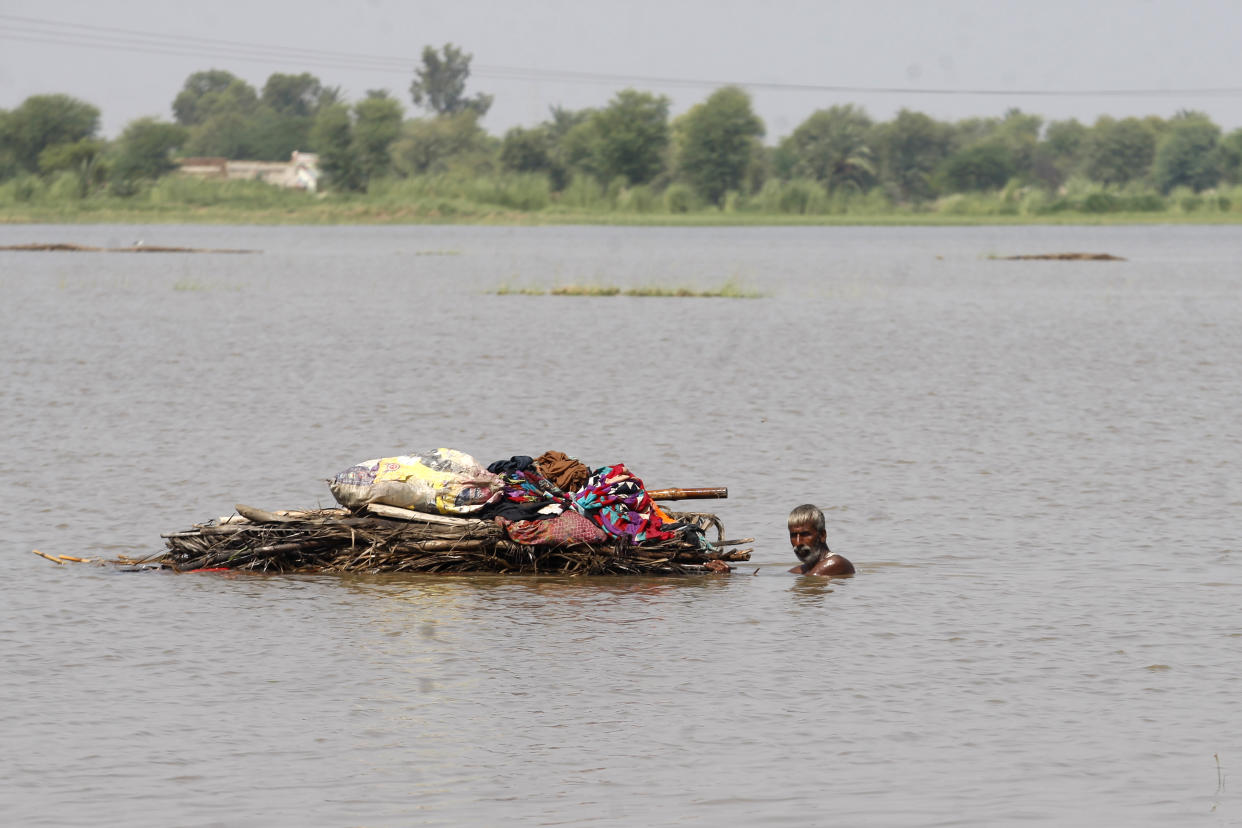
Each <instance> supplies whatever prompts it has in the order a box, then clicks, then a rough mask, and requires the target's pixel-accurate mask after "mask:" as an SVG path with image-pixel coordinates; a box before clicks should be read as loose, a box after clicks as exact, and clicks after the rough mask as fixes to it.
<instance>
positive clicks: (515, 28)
mask: <svg viewBox="0 0 1242 828" xmlns="http://www.w3.org/2000/svg"><path fill="white" fill-rule="evenodd" d="M118 30H124V31H118ZM142 34H145V35H150V36H148V37H142V36H140V35H142ZM188 38H200V39H203V40H189V39H188ZM207 39H210V40H207ZM446 42H448V43H454V44H456V45H458V46H460V47H461V48H462V49H464V50H465V51H466V52H469V53H471V54H473V55H474V61H473V64H472V68H473V73H472V78H471V83H470V87H469V90H468V91H470V92H471V93H473V92H476V91H482V92H488V93H490V94H492V95H494V96H495V102H494V103H493V105H492V109H491V111H490V112H489V114H488V116H487V118H486V119H485V121H484V126H485V127H486V128H487V129H488V130H489V131H490V132H492V133H493V134H496V135H500V134H503V132H504V131H505V130H506V129H508V128H509V127H511V126H515V125H522V126H531V125H534V124H536V123H539V122H540V121H542V120H544V119H545V118H546V117H547V113H548V108H549V107H550V106H552V105H560V106H565V107H568V108H571V109H579V108H582V107H589V106H600V105H603V104H606V103H607V101H608V100H609V98H610V97H611V96H612V95H613V93H615V92H616V91H618V90H620V89H624V88H627V87H634V88H637V89H641V90H646V91H652V92H657V93H660V94H664V95H667V96H668V97H669V98H670V100H671V101H672V113H673V114H674V115H676V114H679V113H681V112H684V111H685V110H686V109H688V108H689V107H691V106H693V105H694V104H695V103H697V102H699V101H701V100H703V99H704V98H705V97H707V95H709V94H710V93H711V91H712V90H713V89H714V88H717V87H719V86H722V85H724V84H726V83H738V84H741V85H743V86H745V87H746V88H747V89H748V90H749V91H750V92H751V94H752V96H753V100H754V105H755V110H756V112H758V114H759V115H760V117H761V118H763V120H764V122H765V124H766V126H767V132H768V140H769V142H772V141H775V140H776V139H779V138H781V137H783V136H785V135H788V134H789V132H790V131H792V130H793V129H794V128H795V127H796V126H797V125H798V124H799V123H801V122H802V120H804V119H805V118H806V117H807V116H808V115H810V114H811V113H812V112H814V111H815V110H817V109H822V108H826V107H829V106H832V105H833V104H840V103H854V104H858V105H860V106H862V107H863V108H865V109H866V111H867V112H868V113H869V114H870V115H871V116H872V117H873V118H875V119H876V120H887V119H889V118H891V117H892V116H893V115H894V114H895V113H896V112H897V111H898V110H900V109H902V108H903V107H904V108H909V109H914V110H917V111H920V112H926V113H927V114H929V115H932V116H933V117H936V118H940V119H943V120H957V119H960V118H965V117H970V116H999V115H1002V114H1003V113H1004V112H1005V110H1007V109H1008V108H1010V107H1018V108H1020V109H1022V110H1023V111H1026V112H1033V113H1035V114H1038V115H1042V116H1044V117H1045V119H1047V120H1059V119H1063V118H1070V117H1074V118H1078V119H1079V120H1082V121H1084V122H1087V123H1090V122H1092V121H1094V120H1095V118H1096V117H1098V116H1100V115H1113V116H1119V117H1121V116H1127V115H1140V116H1142V115H1153V114H1154V115H1159V116H1162V117H1168V116H1170V115H1173V114H1174V113H1175V112H1177V111H1178V110H1180V109H1196V110H1200V111H1203V112H1206V113H1207V114H1208V115H1210V116H1211V117H1212V119H1213V120H1214V121H1215V122H1216V123H1217V124H1219V125H1220V126H1221V127H1222V128H1223V129H1225V130H1226V131H1230V130H1233V129H1236V128H1239V127H1242V0H1178V2H1172V1H1170V2H1166V1H1165V0H1148V1H1147V2H1143V1H1142V0H1131V1H1130V2H1124V0H911V1H910V2H906V1H905V0H859V1H858V2H854V1H853V0H848V1H842V2H832V0H765V1H764V2H754V1H753V0H750V1H747V2H740V1H739V0H615V1H614V2H596V0H526V2H521V3H517V2H500V1H499V0H493V1H492V2H487V1H486V0H442V1H441V2H425V0H352V1H347V2H326V0H304V2H301V3H294V2H286V1H285V0H245V2H242V0H212V2H209V3H202V4H194V3H184V2H174V1H171V0H159V1H158V2H156V0H90V1H86V0H0V109H11V108H13V107H15V106H17V105H18V104H20V103H21V102H22V101H23V100H24V99H25V98H26V97H28V96H30V95H34V94H40V93H52V92H62V93H66V94H69V95H73V96H75V97H77V98H81V99H83V100H85V101H88V102H90V103H92V104H94V105H95V106H97V107H99V109H100V110H101V111H102V114H103V130H104V133H105V135H107V136H108V137H113V136H115V135H116V134H117V133H118V132H119V131H120V130H121V129H122V128H123V127H124V125H125V124H126V123H128V122H129V121H130V120H132V119H134V118H137V117H140V116H144V115H156V116H160V117H163V118H167V119H171V117H172V112H171V104H172V100H173V98H174V97H175V96H176V94H177V92H178V91H179V90H180V88H181V86H182V84H183V83H184V82H185V79H186V77H187V76H188V75H190V74H191V73H193V72H196V71H200V70H204V69H211V68H218V69H226V70H228V71H230V72H232V73H234V74H236V75H238V76H240V77H242V78H244V79H246V80H247V81H249V82H250V83H252V84H254V86H255V87H256V89H261V88H262V86H263V82H264V81H265V80H266V79H267V77H268V75H270V74H271V73H273V72H285V73H292V74H297V73H300V72H311V73H312V74H314V75H316V76H317V77H318V78H319V79H320V80H321V81H322V82H323V83H324V84H325V85H328V86H340V87H341V88H342V89H343V91H344V92H345V94H346V96H347V97H349V98H350V99H351V100H352V99H356V98H358V97H361V96H362V95H363V94H364V93H365V91H366V90H368V89H388V90H390V91H391V92H392V93H393V95H394V96H395V97H396V98H398V99H399V100H401V101H402V102H403V103H404V104H405V105H406V108H407V114H410V115H413V114H417V111H416V110H414V108H413V105H412V104H411V103H410V98H409V93H408V88H409V84H410V80H411V78H412V77H413V67H414V66H415V64H416V63H417V62H418V58H419V55H420V54H421V52H422V49H423V47H424V46H427V45H432V46H436V47H439V46H441V45H443V44H444V43H446ZM246 46H249V47H259V48H257V49H254V48H251V49H249V50H245V49H244V48H243V47H246ZM366 56H373V57H376V58H387V59H391V60H389V61H382V62H380V61H373V60H367V58H366ZM584 74H586V75H592V76H593V77H590V78H582V77H581V76H582V75H584ZM997 92H999V93H1000V94H997ZM1032 93H1037V94H1032ZM1043 93H1079V94H1043ZM1110 93H1111V94H1110ZM1121 93H1125V94H1121Z"/></svg>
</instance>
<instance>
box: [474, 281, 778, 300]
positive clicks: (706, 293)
mask: <svg viewBox="0 0 1242 828" xmlns="http://www.w3.org/2000/svg"><path fill="white" fill-rule="evenodd" d="M491 293H493V294H495V295H497V296H642V297H657V298H676V299H687V298H689V299H759V298H762V297H763V296H764V294H763V293H761V292H759V291H755V290H749V289H747V288H745V287H743V286H742V285H741V283H740V282H739V281H738V280H737V279H729V280H727V281H726V282H724V284H722V285H721V286H720V287H718V288H712V289H708V290H697V289H695V288H690V287H684V286H681V287H668V286H662V285H640V286H638V287H630V288H624V289H623V288H619V287H616V286H615V285H592V284H582V285H578V284H568V285H558V286H557V287H553V288H549V289H547V290H544V289H543V288H541V287H536V286H531V285H526V286H521V287H515V286H512V285H501V286H500V287H498V288H496V289H495V290H493V291H491Z"/></svg>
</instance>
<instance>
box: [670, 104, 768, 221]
mask: <svg viewBox="0 0 1242 828" xmlns="http://www.w3.org/2000/svg"><path fill="white" fill-rule="evenodd" d="M676 132H677V133H678V141H677V143H678V152H677V166H678V171H679V172H680V174H681V175H682V177H684V178H685V179H686V180H687V181H688V182H689V183H690V184H691V186H693V187H694V189H695V190H696V191H697V192H698V194H699V195H700V196H702V197H703V198H704V199H706V200H707V201H710V202H712V203H714V204H720V203H721V202H723V200H724V197H725V194H726V193H728V192H729V191H730V190H741V189H742V185H743V183H744V181H745V179H746V173H747V171H748V170H749V169H750V167H751V165H752V164H753V163H754V161H755V158H756V157H757V156H758V155H759V154H760V152H761V147H760V144H759V139H760V138H762V137H763V121H761V120H759V116H757V115H756V114H755V113H754V110H753V109H752V108H751V105H750V95H748V94H746V93H745V92H743V91H742V90H741V89H739V88H738V87H736V86H726V87H725V88H723V89H718V90H716V91H715V92H713V93H712V94H711V95H710V96H709V97H708V98H707V100H706V101H704V102H703V103H701V104H696V105H695V106H693V107H691V109H690V111H689V112H687V113H686V114H685V115H683V116H682V117H681V118H679V119H678V122H677V125H676Z"/></svg>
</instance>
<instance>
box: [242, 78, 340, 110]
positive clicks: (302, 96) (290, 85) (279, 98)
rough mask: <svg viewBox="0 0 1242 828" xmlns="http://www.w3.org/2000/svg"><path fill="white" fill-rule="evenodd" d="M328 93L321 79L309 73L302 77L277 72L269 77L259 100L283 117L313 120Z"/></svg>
mask: <svg viewBox="0 0 1242 828" xmlns="http://www.w3.org/2000/svg"><path fill="white" fill-rule="evenodd" d="M327 92H328V90H326V89H324V86H323V84H322V83H320V82H319V78H317V77H315V76H314V75H312V74H310V73H309V72H303V73H302V74H300V75H282V74H280V73H279V72H276V73H273V74H271V75H269V76H268V79H267V83H265V84H263V94H262V96H261V97H260V98H259V100H260V102H261V103H263V104H264V105H265V106H269V107H271V108H272V111H273V112H275V113H276V114H277V115H280V116H281V117H284V118H313V117H314V115H315V113H316V112H317V111H318V110H319V105H320V104H321V103H323V102H324V97H325V95H326V93H327Z"/></svg>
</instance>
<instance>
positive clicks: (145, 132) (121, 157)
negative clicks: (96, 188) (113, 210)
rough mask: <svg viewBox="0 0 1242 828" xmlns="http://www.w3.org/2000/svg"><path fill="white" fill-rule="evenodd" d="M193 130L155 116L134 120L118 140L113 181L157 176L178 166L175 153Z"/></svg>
mask: <svg viewBox="0 0 1242 828" xmlns="http://www.w3.org/2000/svg"><path fill="white" fill-rule="evenodd" d="M188 135H189V130H187V129H186V128H185V127H183V126H181V125H180V124H170V123H168V122H167V121H160V120H157V119H155V118H139V119H137V120H135V121H130V122H129V124H128V125H127V126H126V127H125V131H124V132H122V133H121V137H120V138H118V139H117V141H116V146H115V147H114V152H115V155H116V160H115V161H114V162H113V166H112V178H113V180H125V181H133V180H135V179H140V178H145V179H156V178H159V177H160V176H162V175H167V174H168V173H170V172H172V171H174V170H176V169H177V162H176V161H174V160H173V153H175V152H176V151H177V150H178V149H180V148H181V146H182V145H184V143H185V141H186V138H187V137H188Z"/></svg>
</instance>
